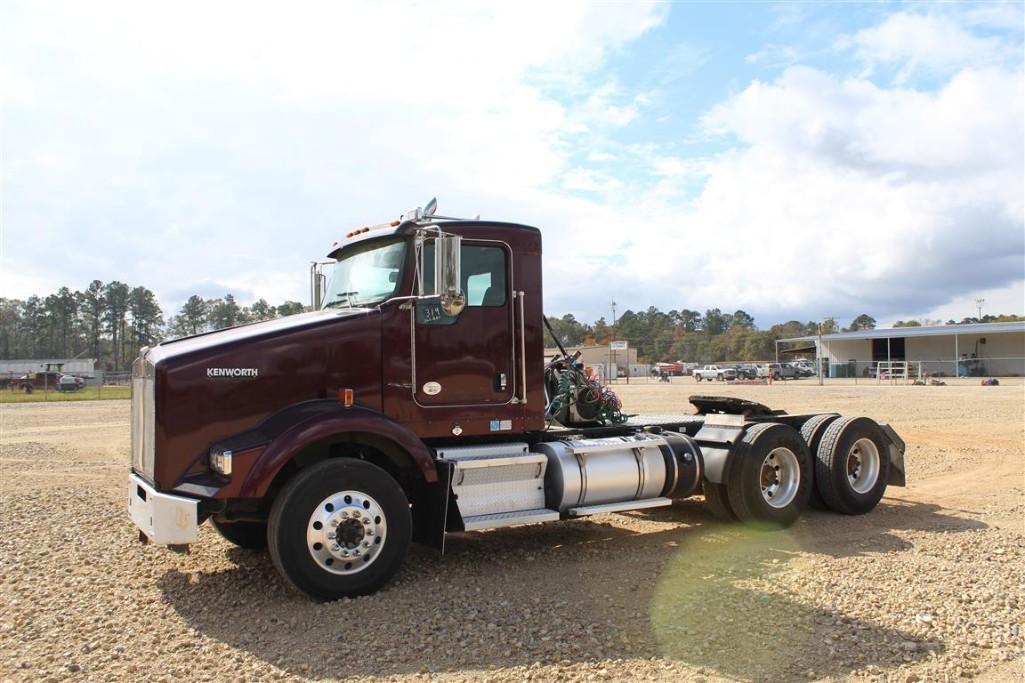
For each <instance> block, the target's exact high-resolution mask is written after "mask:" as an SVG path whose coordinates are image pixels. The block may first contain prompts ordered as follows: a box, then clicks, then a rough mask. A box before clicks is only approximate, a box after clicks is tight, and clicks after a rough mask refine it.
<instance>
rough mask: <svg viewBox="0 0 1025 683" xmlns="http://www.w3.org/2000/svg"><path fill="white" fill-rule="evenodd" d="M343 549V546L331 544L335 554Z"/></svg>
mask: <svg viewBox="0 0 1025 683" xmlns="http://www.w3.org/2000/svg"><path fill="white" fill-rule="evenodd" d="M341 549H342V546H340V545H338V544H337V543H332V544H331V550H333V551H335V552H338V551H339V550H341Z"/></svg>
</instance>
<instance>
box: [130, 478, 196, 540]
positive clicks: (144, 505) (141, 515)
mask: <svg viewBox="0 0 1025 683" xmlns="http://www.w3.org/2000/svg"><path fill="white" fill-rule="evenodd" d="M128 516H129V517H131V518H132V522H134V523H135V526H137V527H139V531H141V532H142V533H143V534H145V535H146V538H148V539H149V540H150V541H152V542H153V543H160V544H162V545H184V544H186V543H195V541H196V538H197V537H198V535H199V501H198V500H193V499H192V498H183V497H181V496H170V495H168V494H166V493H160V492H159V491H157V490H156V489H155V488H153V487H152V486H151V485H150V484H148V483H146V481H145V480H144V479H143V478H142V477H139V476H138V475H136V474H134V473H133V474H130V475H129V476H128Z"/></svg>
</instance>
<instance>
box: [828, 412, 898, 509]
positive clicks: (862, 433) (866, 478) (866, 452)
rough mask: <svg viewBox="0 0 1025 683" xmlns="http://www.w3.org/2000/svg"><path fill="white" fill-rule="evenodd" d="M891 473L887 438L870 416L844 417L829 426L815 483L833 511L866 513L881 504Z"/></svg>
mask: <svg viewBox="0 0 1025 683" xmlns="http://www.w3.org/2000/svg"><path fill="white" fill-rule="evenodd" d="M889 476H890V459H889V457H888V453H887V449H886V437H885V436H884V435H883V430H882V429H881V428H880V427H879V425H878V424H876V422H875V421H874V420H872V419H870V418H867V417H843V418H840V419H838V420H836V421H834V422H833V423H832V424H830V425H829V427H828V428H827V429H826V431H825V433H824V434H823V435H822V441H821V442H820V443H819V447H818V450H817V451H816V458H815V482H816V486H817V487H818V490H819V493H820V494H821V495H822V500H823V501H825V503H826V505H827V506H828V507H829V509H830V510H834V511H836V512H842V513H844V514H847V515H863V514H865V513H866V512H869V511H871V510H872V509H873V508H875V506H876V505H878V504H879V501H880V499H882V497H883V493H884V492H885V491H886V482H887V480H888V479H889Z"/></svg>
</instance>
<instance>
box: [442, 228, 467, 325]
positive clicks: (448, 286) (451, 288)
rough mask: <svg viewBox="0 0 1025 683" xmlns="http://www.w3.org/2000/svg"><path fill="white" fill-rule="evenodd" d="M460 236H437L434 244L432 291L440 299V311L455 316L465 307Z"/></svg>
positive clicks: (461, 239) (461, 240)
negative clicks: (461, 287)
mask: <svg viewBox="0 0 1025 683" xmlns="http://www.w3.org/2000/svg"><path fill="white" fill-rule="evenodd" d="M462 242H463V238H462V236H461V235H439V236H438V238H437V240H435V244H434V259H435V260H434V291H435V292H436V293H437V294H438V295H440V297H441V301H440V303H441V310H443V311H444V312H445V314H446V315H451V316H457V315H459V314H460V313H462V312H463V308H465V307H466V294H465V293H464V292H463V291H462V289H460V285H461V284H462V279H461V275H462V274H461V266H460V260H459V257H460V249H461V247H462Z"/></svg>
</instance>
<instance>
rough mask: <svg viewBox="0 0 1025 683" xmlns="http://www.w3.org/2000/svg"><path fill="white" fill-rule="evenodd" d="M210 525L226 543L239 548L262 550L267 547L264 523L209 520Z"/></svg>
mask: <svg viewBox="0 0 1025 683" xmlns="http://www.w3.org/2000/svg"><path fill="white" fill-rule="evenodd" d="M210 523H211V524H213V525H214V529H216V530H217V533H219V534H220V535H221V536H223V537H224V539H225V540H226V541H228V542H229V543H233V544H234V545H237V546H238V547H239V548H245V549H246V550H262V549H263V548H266V547H267V523H266V522H218V521H217V520H216V519H211V520H210Z"/></svg>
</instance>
